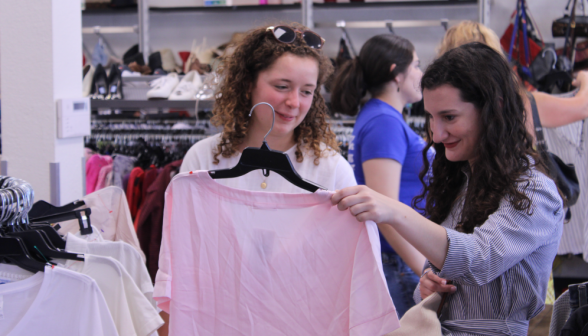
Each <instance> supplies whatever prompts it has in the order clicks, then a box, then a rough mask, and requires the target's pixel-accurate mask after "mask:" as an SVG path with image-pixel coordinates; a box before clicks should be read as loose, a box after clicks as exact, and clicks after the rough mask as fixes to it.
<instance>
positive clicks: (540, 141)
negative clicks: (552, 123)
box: [527, 93, 547, 151]
mask: <svg viewBox="0 0 588 336" xmlns="http://www.w3.org/2000/svg"><path fill="white" fill-rule="evenodd" d="M527 96H528V97H529V101H530V102H531V110H532V111H533V125H534V126H535V138H536V139H537V149H541V150H544V151H547V143H546V142H545V138H544V137H543V127H542V126H541V120H539V112H538V111H537V102H536V101H535V97H533V95H532V94H531V93H528V94H527Z"/></svg>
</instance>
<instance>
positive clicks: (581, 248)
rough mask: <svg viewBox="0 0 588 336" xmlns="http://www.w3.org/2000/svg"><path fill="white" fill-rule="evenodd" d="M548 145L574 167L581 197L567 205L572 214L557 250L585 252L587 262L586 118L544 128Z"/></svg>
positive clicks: (587, 160)
mask: <svg viewBox="0 0 588 336" xmlns="http://www.w3.org/2000/svg"><path fill="white" fill-rule="evenodd" d="M543 134H544V135H545V141H546V142H547V148H549V151H550V152H553V153H554V154H556V155H557V156H559V157H560V158H561V159H562V160H563V161H564V162H565V163H572V164H574V166H575V167H576V175H577V176H578V182H579V183H580V190H581V193H580V198H578V201H577V202H576V204H574V205H572V206H571V207H570V211H571V213H572V218H571V219H570V221H569V222H568V223H566V224H564V226H563V235H562V237H561V241H560V244H559V248H558V250H557V254H568V253H572V254H581V253H583V254H584V260H585V261H586V262H588V225H587V224H588V223H587V221H588V197H587V196H586V194H585V193H586V192H588V149H587V148H586V146H587V145H586V142H587V141H588V122H587V121H586V120H581V121H577V122H574V123H571V124H568V125H565V126H561V127H556V128H544V129H543Z"/></svg>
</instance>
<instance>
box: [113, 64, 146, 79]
mask: <svg viewBox="0 0 588 336" xmlns="http://www.w3.org/2000/svg"><path fill="white" fill-rule="evenodd" d="M118 71H120V75H121V77H140V76H141V73H140V72H134V71H133V70H131V68H129V66H128V65H125V64H121V65H119V66H118Z"/></svg>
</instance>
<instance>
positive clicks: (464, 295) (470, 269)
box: [415, 169, 564, 336]
mask: <svg viewBox="0 0 588 336" xmlns="http://www.w3.org/2000/svg"><path fill="white" fill-rule="evenodd" d="M528 179H529V180H528V181H529V182H530V184H529V186H528V187H527V189H526V190H524V185H525V182H523V183H521V184H520V185H519V190H520V191H523V190H524V192H525V194H526V195H527V196H528V197H529V198H530V199H531V201H532V208H531V209H530V211H519V210H516V209H515V208H514V207H513V206H512V204H511V203H510V202H509V201H508V200H507V199H506V198H505V199H503V200H502V201H501V203H500V206H499V208H498V209H497V210H496V212H494V213H493V214H492V215H490V216H489V217H488V220H487V221H486V222H485V223H484V224H483V225H481V226H480V227H477V228H476V229H475V230H474V232H473V233H472V234H465V233H460V232H457V231H455V230H454V228H455V227H456V226H457V224H458V221H459V214H460V213H461V209H463V198H462V200H461V202H456V205H455V206H454V209H453V211H452V212H451V214H450V215H449V216H448V218H447V219H446V220H445V221H444V222H443V223H442V224H441V225H443V226H444V227H445V228H446V230H447V240H448V242H449V250H448V252H447V257H446V259H445V264H444V265H443V269H441V270H439V269H437V268H436V267H434V266H433V265H431V264H429V265H427V267H432V269H433V271H434V272H435V273H437V274H438V275H439V276H440V277H442V278H444V279H448V280H453V283H454V285H455V286H457V291H456V292H455V293H454V294H450V295H449V296H448V297H447V302H446V305H445V309H444V310H443V314H442V316H441V325H442V327H443V334H444V335H453V336H466V335H521V336H526V335H527V330H528V327H529V319H531V318H532V317H534V316H536V315H537V314H539V312H541V311H542V310H543V308H544V305H545V295H546V291H547V282H548V280H549V274H550V272H551V265H552V263H553V259H554V258H555V255H556V252H557V247H558V245H559V241H560V238H561V234H562V230H563V217H564V211H563V204H562V200H561V197H560V196H559V193H558V191H557V188H556V186H555V183H554V182H553V181H552V180H551V179H550V178H548V177H547V176H545V175H543V174H542V173H540V172H538V171H537V170H536V169H531V170H530V173H529V175H528ZM466 184H467V183H466ZM529 212H530V214H529ZM420 299H421V298H420V287H417V289H416V291H415V301H417V302H419V301H420Z"/></svg>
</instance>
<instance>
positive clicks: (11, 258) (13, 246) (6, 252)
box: [0, 237, 46, 273]
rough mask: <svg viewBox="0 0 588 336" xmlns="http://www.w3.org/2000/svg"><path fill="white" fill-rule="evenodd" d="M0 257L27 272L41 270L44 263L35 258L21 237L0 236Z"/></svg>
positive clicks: (43, 267) (43, 268)
mask: <svg viewBox="0 0 588 336" xmlns="http://www.w3.org/2000/svg"><path fill="white" fill-rule="evenodd" d="M0 257H2V258H3V259H4V260H3V261H8V262H9V263H12V264H14V265H16V266H18V267H20V268H22V269H25V270H27V271H29V272H33V273H36V272H43V271H44V270H45V265H46V264H45V263H44V262H41V261H38V260H35V259H34V258H33V257H32V256H31V254H30V253H29V251H28V250H27V248H26V247H25V245H24V243H23V241H22V239H20V238H17V237H0Z"/></svg>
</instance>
